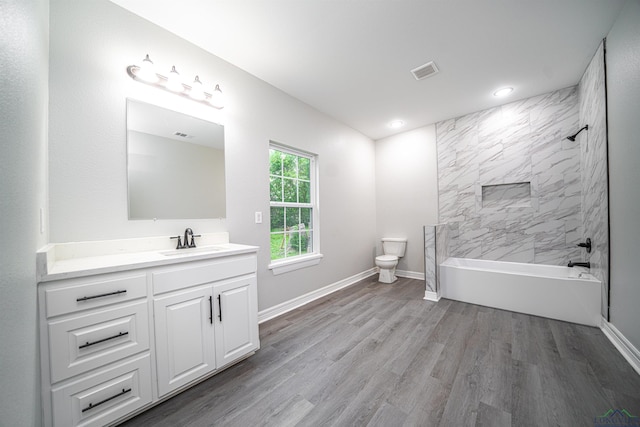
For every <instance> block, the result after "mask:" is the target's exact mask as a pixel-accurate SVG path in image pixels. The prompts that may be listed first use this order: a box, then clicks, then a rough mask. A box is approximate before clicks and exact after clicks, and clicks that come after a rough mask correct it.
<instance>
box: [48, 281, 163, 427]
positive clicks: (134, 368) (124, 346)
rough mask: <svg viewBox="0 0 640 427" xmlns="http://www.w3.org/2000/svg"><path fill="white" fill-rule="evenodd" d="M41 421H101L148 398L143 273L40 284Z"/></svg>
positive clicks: (95, 423)
mask: <svg viewBox="0 0 640 427" xmlns="http://www.w3.org/2000/svg"><path fill="white" fill-rule="evenodd" d="M38 291H39V298H40V303H39V306H40V307H39V308H40V337H41V341H40V347H41V349H40V351H41V361H42V363H41V367H42V384H43V410H44V423H45V425H47V426H77V425H83V426H85V425H86V426H103V425H106V424H109V423H110V422H113V421H115V420H117V419H119V418H121V417H123V416H125V415H127V414H128V413H131V412H133V411H135V410H137V409H140V408H142V407H144V406H145V405H147V404H149V403H151V401H152V388H151V357H150V352H149V348H150V347H149V312H148V304H147V276H146V274H145V273H143V272H142V273H141V272H126V273H115V274H105V275H99V276H93V277H87V278H77V279H70V280H61V281H55V282H51V283H48V284H46V285H41V286H40V288H39V290H38Z"/></svg>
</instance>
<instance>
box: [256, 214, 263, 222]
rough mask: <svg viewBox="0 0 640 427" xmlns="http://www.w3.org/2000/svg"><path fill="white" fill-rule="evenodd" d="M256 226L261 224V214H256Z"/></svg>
mask: <svg viewBox="0 0 640 427" xmlns="http://www.w3.org/2000/svg"><path fill="white" fill-rule="evenodd" d="M256 224H262V212H256Z"/></svg>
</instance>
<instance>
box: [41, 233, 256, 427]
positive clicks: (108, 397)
mask: <svg viewBox="0 0 640 427" xmlns="http://www.w3.org/2000/svg"><path fill="white" fill-rule="evenodd" d="M229 246H230V247H232V248H233V249H234V250H228V251H226V252H223V251H222V250H220V251H218V252H216V253H214V254H213V255H212V256H210V257H209V256H207V255H197V256H195V257H192V256H189V255H188V253H185V256H183V255H182V254H179V255H178V256H174V257H172V258H171V257H166V256H163V258H158V259H159V261H153V262H150V263H146V264H144V265H142V266H141V265H140V264H135V263H134V264H131V265H126V266H120V265H118V266H115V267H114V268H112V269H106V271H105V269H101V270H100V271H99V272H98V273H96V272H95V271H86V272H85V271H83V270H80V269H76V270H73V271H70V273H69V271H64V272H63V274H58V275H57V276H56V275H55V274H51V275H49V276H46V275H45V276H43V279H42V280H41V281H40V283H39V285H38V298H39V316H40V321H39V326H40V347H41V356H40V357H41V368H42V409H43V419H44V424H45V426H47V427H50V426H53V427H57V426H106V425H116V424H118V423H119V422H122V421H124V420H125V419H127V418H129V417H131V416H132V415H134V414H136V413H139V412H141V411H143V410H145V409H148V408H149V407H151V406H153V405H154V404H156V403H159V402H161V401H162V400H165V399H167V398H169V397H170V396H172V395H174V394H176V393H179V392H180V391H182V390H184V389H186V388H188V387H190V386H192V385H194V384H196V383H197V382H199V381H202V380H203V379H204V378H207V377H209V376H211V375H214V374H215V373H217V372H219V371H220V370H221V369H223V368H225V367H227V366H230V365H231V364H233V363H234V362H237V361H239V360H241V359H242V358H244V357H247V356H248V355H250V354H251V353H253V352H255V351H256V350H257V349H258V348H259V346H260V343H259V337H258V321H257V311H258V310H257V279H256V271H257V256H256V252H257V248H256V247H249V246H246V247H243V246H242V245H231V244H229ZM165 258H166V261H165ZM91 262H92V263H94V264H98V263H97V262H96V261H95V260H92V261H91ZM58 268H60V267H58ZM68 270H71V269H68ZM69 276H74V277H71V278H69Z"/></svg>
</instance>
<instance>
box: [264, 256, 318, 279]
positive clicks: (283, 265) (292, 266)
mask: <svg viewBox="0 0 640 427" xmlns="http://www.w3.org/2000/svg"><path fill="white" fill-rule="evenodd" d="M323 256H324V255H322V254H311V255H305V256H301V257H296V258H294V259H288V260H279V261H274V262H272V263H271V264H269V270H271V271H272V272H273V275H274V276H277V275H278V274H283V273H288V272H290V271H294V270H299V269H301V268H306V267H311V266H314V265H318V264H320V260H321V259H322V257H323Z"/></svg>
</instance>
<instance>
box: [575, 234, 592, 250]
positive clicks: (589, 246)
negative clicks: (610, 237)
mask: <svg viewBox="0 0 640 427" xmlns="http://www.w3.org/2000/svg"><path fill="white" fill-rule="evenodd" d="M578 246H579V247H581V248H585V249H586V250H587V253H591V239H590V238H588V237H587V240H586V241H585V242H584V243H578Z"/></svg>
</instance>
